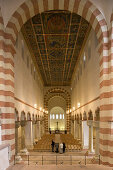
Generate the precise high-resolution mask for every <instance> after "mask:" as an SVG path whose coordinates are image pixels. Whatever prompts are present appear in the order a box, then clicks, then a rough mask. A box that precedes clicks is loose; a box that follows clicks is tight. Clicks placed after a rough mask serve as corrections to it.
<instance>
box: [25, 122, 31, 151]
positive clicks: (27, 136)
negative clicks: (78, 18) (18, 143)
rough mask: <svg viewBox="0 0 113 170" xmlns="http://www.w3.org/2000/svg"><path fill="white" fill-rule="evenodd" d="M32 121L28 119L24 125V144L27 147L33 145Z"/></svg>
mask: <svg viewBox="0 0 113 170" xmlns="http://www.w3.org/2000/svg"><path fill="white" fill-rule="evenodd" d="M32 128H33V127H32V121H31V120H29V121H27V123H26V126H25V144H26V147H27V148H32V147H33V130H32Z"/></svg>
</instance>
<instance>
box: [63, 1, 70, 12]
mask: <svg viewBox="0 0 113 170" xmlns="http://www.w3.org/2000/svg"><path fill="white" fill-rule="evenodd" d="M68 8H69V0H64V10H68Z"/></svg>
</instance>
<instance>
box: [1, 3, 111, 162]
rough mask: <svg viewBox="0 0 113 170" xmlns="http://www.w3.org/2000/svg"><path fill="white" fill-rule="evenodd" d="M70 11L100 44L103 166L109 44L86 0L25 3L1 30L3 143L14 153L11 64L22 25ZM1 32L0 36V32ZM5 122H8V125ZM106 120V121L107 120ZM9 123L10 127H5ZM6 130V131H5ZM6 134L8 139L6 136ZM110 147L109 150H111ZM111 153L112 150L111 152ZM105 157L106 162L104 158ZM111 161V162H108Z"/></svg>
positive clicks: (108, 105)
mask: <svg viewBox="0 0 113 170" xmlns="http://www.w3.org/2000/svg"><path fill="white" fill-rule="evenodd" d="M59 9H60V10H69V11H71V12H75V13H77V14H79V15H80V16H82V17H84V18H85V19H86V20H87V21H88V22H89V23H90V24H91V25H92V27H93V29H94V30H95V32H96V35H97V38H98V41H99V53H100V99H101V100H100V101H101V104H100V109H101V113H100V116H101V123H100V138H101V140H102V142H101V140H100V151H101V159H102V161H103V163H104V162H105V163H106V164H112V163H111V160H110V159H109V158H110V155H109V154H108V155H107V156H106V157H105V153H104V151H107V150H108V146H109V144H106V145H104V144H103V143H104V141H106V140H107V139H108V137H109V135H108V133H109V130H108V129H111V127H110V128H108V127H109V124H108V121H109V120H111V118H112V112H113V111H112V110H113V109H112V108H113V107H112V106H113V105H112V100H111V98H112V92H111V91H112V90H111V88H110V86H111V85H112V81H111V80H109V78H110V76H111V74H112V70H111V69H110V67H109V62H110V57H109V56H110V55H109V46H108V45H109V43H108V40H109V39H108V28H107V24H106V21H105V19H104V17H103V15H102V13H101V12H100V11H99V10H98V9H97V8H96V7H95V6H94V5H93V4H92V3H91V2H90V1H88V0H26V1H25V3H23V4H22V5H21V6H20V7H19V8H18V9H17V10H16V11H15V13H14V14H13V15H12V17H11V19H10V21H9V22H8V24H7V26H6V28H5V33H4V29H2V24H3V23H2V22H1V27H0V28H1V31H0V37H1V40H0V42H1V43H0V49H1V51H0V53H1V54H0V63H1V66H0V84H1V87H2V88H1V89H2V90H0V107H2V108H3V109H2V110H3V122H4V130H3V129H2V130H3V135H2V140H3V141H7V139H8V140H10V143H11V146H12V153H13V150H14V127H13V125H14V120H13V119H14V98H13V97H14V71H13V69H14V64H13V57H14V54H15V50H14V46H15V41H16V37H17V34H18V32H19V31H20V29H21V27H22V25H23V24H24V23H25V22H26V21H27V20H28V19H29V18H31V17H33V16H34V15H36V14H38V13H39V12H43V11H47V10H59ZM2 32H3V33H2ZM7 120H8V123H7ZM106 120H107V121H106ZM7 124H9V126H7ZM7 127H8V128H7ZM8 135H9V136H8ZM112 150H113V147H112V148H111V151H112ZM112 152H113V151H112ZM104 158H105V159H104ZM109 160H110V161H109Z"/></svg>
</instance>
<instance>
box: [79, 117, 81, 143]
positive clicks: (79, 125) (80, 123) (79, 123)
mask: <svg viewBox="0 0 113 170" xmlns="http://www.w3.org/2000/svg"><path fill="white" fill-rule="evenodd" d="M79 139H80V140H81V141H82V120H80V123H79Z"/></svg>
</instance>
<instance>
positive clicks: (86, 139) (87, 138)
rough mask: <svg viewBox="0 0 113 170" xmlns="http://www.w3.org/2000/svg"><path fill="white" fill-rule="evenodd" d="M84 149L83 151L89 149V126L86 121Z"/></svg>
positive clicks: (84, 122)
mask: <svg viewBox="0 0 113 170" xmlns="http://www.w3.org/2000/svg"><path fill="white" fill-rule="evenodd" d="M82 147H83V149H88V148H89V126H88V125H87V121H86V120H83V121H82Z"/></svg>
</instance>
